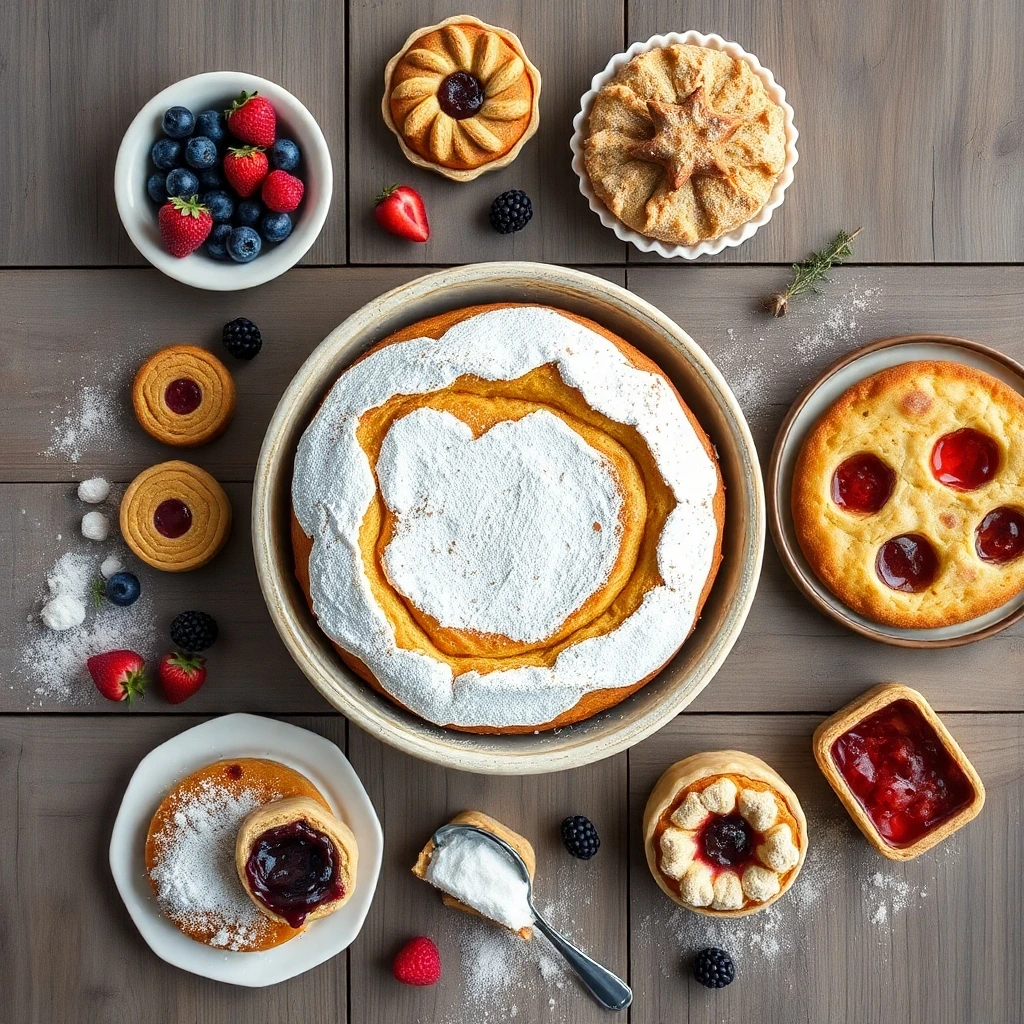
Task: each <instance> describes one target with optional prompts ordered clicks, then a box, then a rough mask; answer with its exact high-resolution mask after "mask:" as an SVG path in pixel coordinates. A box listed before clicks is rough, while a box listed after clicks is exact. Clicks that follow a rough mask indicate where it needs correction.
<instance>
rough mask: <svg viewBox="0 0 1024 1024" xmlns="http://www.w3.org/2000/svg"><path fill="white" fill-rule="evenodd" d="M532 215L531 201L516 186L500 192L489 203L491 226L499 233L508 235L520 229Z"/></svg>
mask: <svg viewBox="0 0 1024 1024" xmlns="http://www.w3.org/2000/svg"><path fill="white" fill-rule="evenodd" d="M532 216H533V203H531V202H530V197H529V196H528V195H527V194H526V193H525V192H522V191H520V190H519V189H517V188H513V189H509V191H508V192H502V193H501V195H500V196H498V198H497V199H495V200H494V202H493V203H491V227H492V228H494V230H495V231H497V232H498V234H499V235H509V234H511V233H512V232H513V231H522V230H523V228H525V227H526V225H527V224H529V223H530V218H531V217H532Z"/></svg>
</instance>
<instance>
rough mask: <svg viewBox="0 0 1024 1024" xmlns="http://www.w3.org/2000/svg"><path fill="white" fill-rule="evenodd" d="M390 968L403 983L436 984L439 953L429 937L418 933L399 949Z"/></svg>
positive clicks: (438, 969) (437, 980)
mask: <svg viewBox="0 0 1024 1024" xmlns="http://www.w3.org/2000/svg"><path fill="white" fill-rule="evenodd" d="M392 970H393V971H394V974H395V978H397V979H398V981H400V982H401V983H402V984H403V985H436V984H437V983H438V982H439V981H440V980H441V954H440V953H438V951H437V946H435V945H434V943H433V942H432V941H431V940H430V939H428V938H426V936H423V935H419V936H417V937H416V938H415V939H410V941H409V942H407V943H406V944H405V945H404V946H403V947H402V948H401V949H400V950H399V952H398V956H396V957H395V962H394V965H393V966H392Z"/></svg>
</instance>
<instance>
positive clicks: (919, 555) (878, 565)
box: [875, 533, 939, 594]
mask: <svg viewBox="0 0 1024 1024" xmlns="http://www.w3.org/2000/svg"><path fill="white" fill-rule="evenodd" d="M938 569H939V556H938V555H936V554H935V548H933V547H932V544H931V541H929V540H928V538H927V537H923V536H922V535H921V534H919V533H904V534H900V535H899V536H898V537H892V538H890V539H889V540H887V541H886V542H885V543H884V544H883V545H882V546H881V547H880V548H879V549H878V555H877V556H876V558H875V572H877V573H878V578H879V579H880V580H881V581H882V582H883V583H884V584H885V585H886V586H887V587H889V588H890V589H892V590H899V591H900V592H902V593H904V594H918V593H920V592H921V591H922V590H927V589H928V587H929V586H930V585H931V582H932V580H934V579H935V574H936V573H937V572H938Z"/></svg>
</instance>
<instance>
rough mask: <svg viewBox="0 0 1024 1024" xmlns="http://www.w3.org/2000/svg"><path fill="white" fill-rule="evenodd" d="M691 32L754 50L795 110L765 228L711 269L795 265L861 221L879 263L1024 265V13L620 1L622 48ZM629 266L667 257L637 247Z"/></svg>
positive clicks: (803, 0)
mask: <svg viewBox="0 0 1024 1024" xmlns="http://www.w3.org/2000/svg"><path fill="white" fill-rule="evenodd" d="M690 28H696V29H699V30H700V31H701V32H717V33H718V34H719V35H722V36H724V37H725V38H726V39H731V40H735V41H736V42H737V43H739V44H740V45H741V46H742V47H743V48H744V49H746V50H748V51H750V52H752V53H755V54H757V56H758V57H759V58H760V60H761V62H762V63H763V64H765V65H766V66H767V67H769V68H771V69H772V71H773V72H774V73H775V77H776V78H777V79H778V81H779V82H780V83H781V84H782V86H783V87H784V88H785V89H786V93H787V96H788V97H789V99H790V102H791V103H792V105H793V108H794V110H795V111H796V118H795V120H796V126H797V128H798V130H799V132H800V140H799V142H798V143H797V147H798V149H799V151H800V162H799V163H798V164H797V167H796V172H795V173H796V180H795V181H794V183H793V185H792V186H791V189H790V191H789V193H787V197H786V201H785V203H784V204H783V206H782V207H781V209H779V210H777V211H776V212H775V214H774V216H773V218H772V221H771V222H770V223H769V224H768V225H766V226H765V227H763V228H762V229H761V230H760V231H759V232H758V234H757V235H756V236H755V237H754V238H753V239H751V240H750V241H748V242H746V243H745V244H744V245H742V246H741V247H739V248H737V249H727V250H725V251H724V252H723V253H722V254H721V255H720V256H717V257H713V258H712V259H714V260H716V261H718V262H733V263H735V262H746V263H750V262H759V261H772V262H779V261H786V262H791V261H793V260H797V259H801V258H802V257H803V255H804V253H805V252H806V251H807V250H809V249H816V248H818V247H819V246H821V245H823V244H824V243H825V242H826V241H827V240H828V239H830V238H831V237H832V236H833V235H834V234H835V232H836V231H837V230H838V229H839V228H846V229H847V230H850V231H852V230H853V229H854V228H855V227H858V226H863V228H864V234H863V235H862V236H861V237H860V238H859V239H858V241H857V257H858V259H861V260H866V261H872V262H896V263H902V262H908V263H909V262H919V261H930V260H936V261H939V262H965V263H966V262H989V261H992V262H996V261H1013V260H1017V261H1020V260H1021V259H1024V230H1022V229H1024V182H1022V179H1021V175H1020V173H1019V170H1018V168H1019V163H1020V153H1021V145H1022V135H1021V125H1020V120H1019V117H1018V112H1017V102H1016V97H1017V96H1018V95H1019V94H1020V90H1021V86H1022V84H1024V82H1022V75H1024V71H1022V68H1024V7H1022V6H1021V5H1020V4H1019V3H1017V2H1015V0H992V2H990V3H985V4H962V3H958V2H957V0H933V2H931V3H924V4H909V5H905V4H897V3H893V2H891V0H866V2H863V3H857V4H848V3H845V4H844V3H820V2H818V0H794V2H790V3H785V4H768V5H765V4H758V3H734V4H721V3H717V2H716V0H696V2H694V3H691V4H688V5H687V7H686V9H685V16H683V15H682V11H681V9H680V7H679V5H678V4H677V3H674V2H671V0H650V2H644V3H632V4H630V5H629V10H628V21H627V32H626V34H627V37H628V42H633V41H635V40H644V39H647V38H649V37H650V36H652V35H655V34H659V33H664V32H671V31H679V32H682V31H685V30H686V29H690ZM630 260H636V261H638V262H645V261H660V257H658V256H648V255H645V254H642V253H640V252H638V251H637V250H633V249H631V250H630Z"/></svg>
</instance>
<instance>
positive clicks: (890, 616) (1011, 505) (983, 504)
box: [792, 360, 1024, 629]
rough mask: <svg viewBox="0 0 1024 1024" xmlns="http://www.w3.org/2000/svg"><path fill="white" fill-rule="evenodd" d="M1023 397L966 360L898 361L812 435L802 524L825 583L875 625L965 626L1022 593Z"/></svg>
mask: <svg viewBox="0 0 1024 1024" xmlns="http://www.w3.org/2000/svg"><path fill="white" fill-rule="evenodd" d="M1021 437H1024V397H1022V396H1021V395H1020V394H1018V393H1017V392H1016V391H1014V390H1013V388H1011V387H1010V386H1009V385H1007V384H1004V383H1003V382H1002V381H1000V380H997V379H996V378H995V377H993V376H991V375H989V374H987V373H984V372H982V371H981V370H977V369H974V368H973V367H970V366H965V365H963V364H962V363H953V362H944V361H937V360H928V361H918V362H909V363H901V364H900V365H898V366H894V367H891V368H890V369H887V370H882V371H881V372H879V373H876V374H873V375H872V376H870V377H866V378H865V379H864V380H861V381H859V382H858V383H856V384H854V385H853V386H852V387H851V388H849V389H848V390H847V391H846V392H844V393H843V394H842V395H841V396H840V397H839V399H838V400H837V401H836V402H835V403H834V404H833V405H832V406H831V407H830V408H829V409H828V410H827V411H826V412H825V413H824V415H823V416H822V417H821V419H819V420H818V422H817V423H816V424H815V425H814V427H812V429H811V431H810V433H809V434H808V436H807V439H806V440H805V441H804V444H803V447H802V448H801V451H800V455H799V457H798V459H797V463H796V467H795V470H794V476H793V494H792V508H793V523H794V527H795V529H796V535H797V538H798V540H799V542H800V548H801V550H802V551H803V553H804V556H805V557H806V558H807V561H808V563H809V564H810V566H811V568H812V569H813V571H814V573H815V574H816V575H817V576H818V578H819V579H820V580H821V582H822V583H824V584H825V586H826V587H828V589H829V590H831V591H832V593H833V594H835V595H836V597H838V598H839V599H840V600H841V601H843V602H844V603H845V604H847V605H848V606H849V607H850V608H852V609H853V610H854V611H855V612H858V613H859V614H861V615H863V616H864V617H865V618H868V619H871V620H872V621H873V622H879V623H883V624H885V625H890V626H896V627H900V628H904V629H930V628H936V627H941V626H950V625H955V624H957V623H961V622H966V621H967V620H969V619H973V618H976V617H977V616H979V615H984V614H985V613H986V612H990V611H992V610H993V609H995V608H998V607H999V606H1000V605H1002V604H1005V603H1006V602H1007V601H1009V600H1010V599H1011V598H1013V597H1014V596H1015V595H1016V594H1018V593H1020V591H1021V590H1022V589H1024V557H1022V556H1024V445H1021V443H1020V438H1021Z"/></svg>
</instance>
